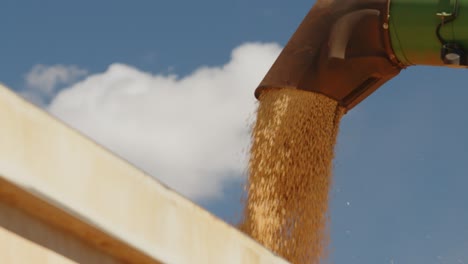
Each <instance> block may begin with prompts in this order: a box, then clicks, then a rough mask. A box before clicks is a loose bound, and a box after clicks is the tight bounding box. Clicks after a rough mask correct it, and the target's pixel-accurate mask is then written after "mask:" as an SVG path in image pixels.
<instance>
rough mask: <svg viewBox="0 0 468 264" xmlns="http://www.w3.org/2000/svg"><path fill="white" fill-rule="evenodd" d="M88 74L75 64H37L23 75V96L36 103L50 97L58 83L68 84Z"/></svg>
mask: <svg viewBox="0 0 468 264" xmlns="http://www.w3.org/2000/svg"><path fill="white" fill-rule="evenodd" d="M87 74H88V72H87V70H85V69H81V68H79V67H78V66H75V65H52V66H48V65H42V64H37V65H35V66H33V67H32V69H31V71H30V72H29V73H27V74H26V75H25V82H26V89H25V90H24V91H23V92H22V94H23V96H24V97H26V98H27V99H30V100H32V101H33V102H35V103H37V104H41V103H43V102H44V101H47V100H48V99H50V97H51V96H53V95H54V93H55V92H56V89H57V86H58V85H69V84H71V83H73V82H76V81H77V80H79V79H80V78H82V77H84V76H86V75H87Z"/></svg>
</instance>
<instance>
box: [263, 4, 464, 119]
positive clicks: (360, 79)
mask: <svg viewBox="0 0 468 264" xmlns="http://www.w3.org/2000/svg"><path fill="white" fill-rule="evenodd" d="M464 12H466V14H465V13H464ZM467 27H468V0H318V2H317V3H316V4H315V6H314V7H313V8H312V9H311V10H310V12H309V13H308V14H307V16H306V17H305V19H304V21H303V22H302V23H301V25H300V26H299V28H298V29H297V31H296V33H295V34H294V35H293V36H292V38H291V39H290V40H289V42H288V44H287V45H286V47H285V48H284V50H283V51H282V53H281V54H280V56H279V57H278V59H277V60H276V62H275V63H274V64H273V66H272V68H271V69H270V71H269V72H268V73H267V75H266V76H265V78H264V79H263V81H262V82H261V84H260V86H259V87H258V88H257V90H256V91H255V95H256V96H257V97H259V96H260V94H261V93H262V92H263V91H264V90H266V89H275V88H293V89H300V90H307V91H312V92H316V93H320V94H323V95H326V96H328V97H330V98H332V99H334V100H336V101H337V102H338V103H339V104H340V105H341V106H343V107H345V108H346V109H347V110H350V109H351V108H353V107H354V106H356V105H357V104H358V103H360V102H361V101H362V100H364V99H365V98H366V97H368V96H369V95H370V94H371V93H373V92H374V91H375V90H376V89H377V88H379V87H380V86H381V85H383V84H384V83H385V82H387V81H388V80H390V79H391V78H393V77H395V76H396V75H398V73H399V72H400V71H401V70H402V69H404V68H405V67H407V66H411V65H433V66H450V67H463V68H466V67H467V64H468V60H467V50H465V48H468V28H467Z"/></svg>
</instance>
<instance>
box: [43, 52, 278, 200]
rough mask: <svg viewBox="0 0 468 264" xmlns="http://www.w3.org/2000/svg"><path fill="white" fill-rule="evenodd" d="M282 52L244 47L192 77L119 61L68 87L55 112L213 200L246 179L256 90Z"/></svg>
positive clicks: (194, 194)
mask: <svg viewBox="0 0 468 264" xmlns="http://www.w3.org/2000/svg"><path fill="white" fill-rule="evenodd" d="M279 52H280V47H279V46H278V45H276V44H259V43H251V44H244V45H242V46H240V47H238V48H236V49H234V50H233V52H232V57H231V60H230V61H229V62H228V63H227V64H225V65H223V66H220V67H200V68H199V69H197V70H196V71H194V72H193V73H192V74H190V75H189V76H187V77H184V78H178V77H177V76H175V75H162V74H156V75H152V74H150V73H145V72H142V71H140V70H138V69H136V68H133V67H131V66H128V65H123V64H112V65H111V66H110V67H109V68H108V70H107V71H106V72H104V73H99V74H94V75H90V76H88V77H87V78H86V79H85V80H83V81H81V82H78V83H76V84H74V85H73V86H71V87H69V88H67V89H64V90H62V91H61V92H60V93H59V94H58V95H57V96H56V97H55V98H54V99H53V101H52V103H51V104H50V106H49V110H50V112H51V113H52V114H54V115H56V116H57V117H59V118H60V119H62V120H64V121H65V122H67V123H69V124H70V125H71V126H73V127H76V128H77V129H78V130H81V131H82V132H84V133H85V134H87V135H88V136H90V137H91V138H93V139H95V140H96V141H97V142H99V143H101V144H103V145H104V146H106V147H108V148H109V149H111V150H112V151H114V152H116V153H117V154H119V155H121V156H122V157H124V158H125V159H127V160H129V161H130V162H132V163H133V164H135V165H136V166H138V167H140V168H142V169H144V170H145V171H147V172H148V173H150V174H151V175H154V176H155V177H156V178H158V179H160V180H161V181H163V182H164V183H166V184H167V185H169V186H170V187H172V188H174V189H176V190H177V191H179V192H181V193H182V194H184V195H186V196H188V197H190V198H193V199H199V200H200V199H206V198H213V197H216V196H219V195H221V194H222V187H223V183H224V182H225V181H226V180H229V179H232V178H233V177H243V176H242V175H243V172H244V170H245V166H246V161H245V155H246V149H247V147H248V143H249V124H248V122H247V119H248V118H249V117H252V116H253V112H254V110H255V98H254V96H253V92H254V89H255V87H256V86H257V85H258V83H259V82H260V81H261V79H262V78H263V76H264V74H265V73H266V71H267V70H268V68H269V67H270V66H271V64H272V63H273V61H274V60H275V58H276V57H277V55H278V54H279ZM44 86H45V85H44Z"/></svg>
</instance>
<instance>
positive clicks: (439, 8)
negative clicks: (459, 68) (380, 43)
mask: <svg viewBox="0 0 468 264" xmlns="http://www.w3.org/2000/svg"><path fill="white" fill-rule="evenodd" d="M455 16H456V17H455ZM450 20H453V21H450ZM439 25H440V30H439V32H440V37H441V38H442V39H443V40H444V41H446V43H455V44H456V45H457V47H460V48H461V49H462V50H464V51H468V0H390V9H389V31H390V39H391V43H392V47H393V51H394V52H395V55H396V56H397V58H398V59H399V61H400V62H401V63H403V64H404V65H406V66H410V65H434V66H440V65H447V64H450V63H447V62H444V60H443V59H442V57H443V56H441V50H442V47H443V45H444V43H441V42H443V41H441V40H440V39H439V38H438V37H437V33H436V32H437V28H438V26H439ZM465 54H466V53H465ZM465 58H466V56H465ZM463 67H466V66H463Z"/></svg>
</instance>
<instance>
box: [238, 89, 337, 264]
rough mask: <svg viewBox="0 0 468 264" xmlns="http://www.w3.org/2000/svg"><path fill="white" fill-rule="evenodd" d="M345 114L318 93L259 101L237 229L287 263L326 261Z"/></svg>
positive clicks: (280, 94)
mask: <svg viewBox="0 0 468 264" xmlns="http://www.w3.org/2000/svg"><path fill="white" fill-rule="evenodd" d="M343 114H344V111H343V109H342V108H341V107H339V106H338V104H337V102H336V101H334V100H331V99H329V98H328V97H325V96H323V95H320V94H316V93H311V92H304V91H300V90H294V89H281V90H270V91H265V92H263V94H262V95H261V97H260V105H259V108H258V112H257V122H256V125H255V127H254V130H253V134H252V148H251V153H250V162H249V180H248V183H247V187H246V189H247V192H248V195H247V202H246V209H245V215H244V222H243V224H242V226H241V229H243V230H244V231H245V232H246V233H247V234H249V235H250V236H252V237H253V238H254V239H256V240H257V241H259V242H260V243H261V244H263V245H264V246H266V247H267V248H269V249H271V250H272V251H274V252H275V253H277V254H278V255H280V256H282V257H284V258H286V259H287V260H289V261H290V262H292V263H298V264H302V263H308V264H309V263H314V264H315V263H320V261H321V260H323V259H326V257H327V246H328V241H329V232H328V218H329V217H328V201H329V189H330V185H331V182H332V177H331V176H332V175H331V174H332V160H333V157H334V145H335V142H336V137H337V133H338V126H339V122H340V119H341V117H342V115H343Z"/></svg>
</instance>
